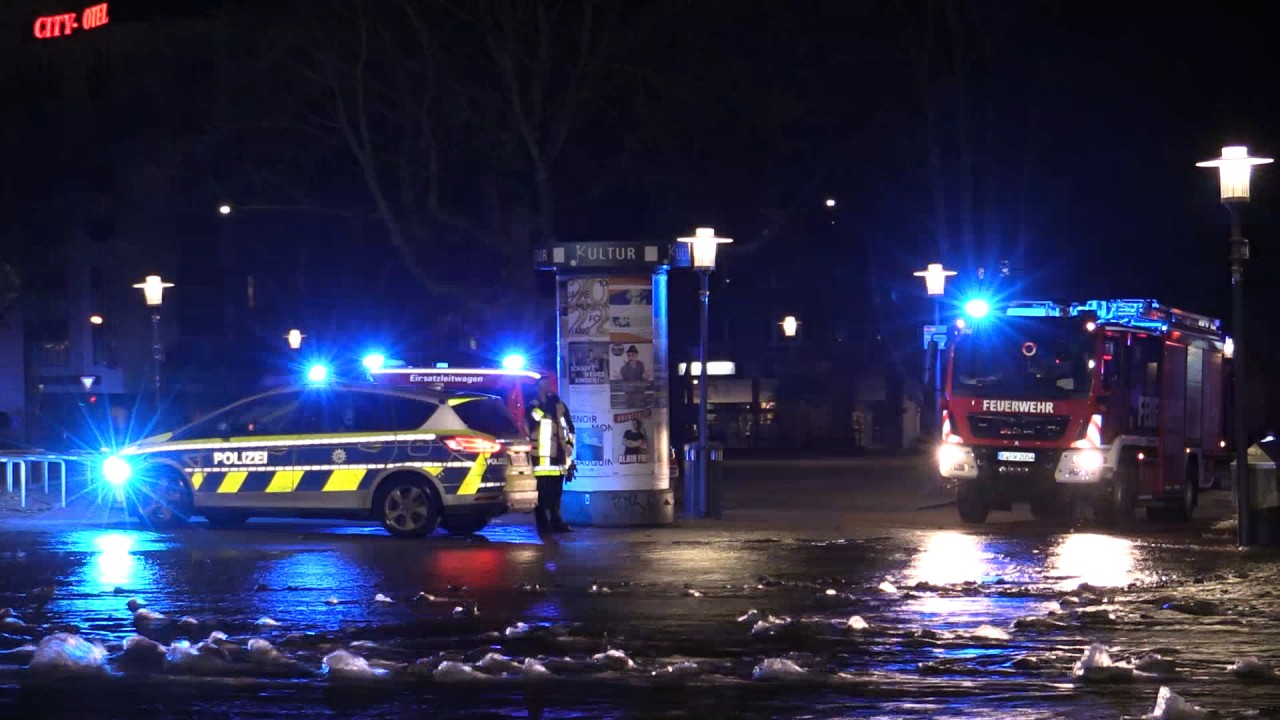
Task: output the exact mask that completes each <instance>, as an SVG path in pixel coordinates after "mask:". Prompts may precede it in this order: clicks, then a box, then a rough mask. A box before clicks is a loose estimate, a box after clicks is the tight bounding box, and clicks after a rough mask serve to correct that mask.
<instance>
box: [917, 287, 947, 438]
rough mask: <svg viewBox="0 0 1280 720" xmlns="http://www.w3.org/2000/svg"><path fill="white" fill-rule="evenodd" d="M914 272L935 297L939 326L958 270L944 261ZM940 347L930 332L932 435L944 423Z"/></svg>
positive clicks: (928, 378)
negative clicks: (949, 281)
mask: <svg viewBox="0 0 1280 720" xmlns="http://www.w3.org/2000/svg"><path fill="white" fill-rule="evenodd" d="M912 274H913V275H915V276H916V277H919V278H924V289H925V293H926V294H927V295H928V296H929V297H930V298H932V299H933V324H934V326H937V325H938V324H940V322H941V315H942V298H943V296H944V295H946V292H947V278H949V277H952V276H953V275H955V274H956V271H955V270H948V269H946V268H945V267H943V266H942V263H929V265H928V266H927V267H926V268H925V269H924V270H917V271H916V272H914V273H912ZM939 349H940V348H939V347H938V341H937V340H936V339H934V338H933V336H932V334H930V337H929V342H928V343H927V344H926V345H925V359H924V366H925V367H924V370H925V385H926V387H927V394H928V396H927V397H926V398H925V401H924V404H925V407H927V408H929V434H930V436H932V435H934V434H936V433H940V432H941V424H942V413H941V412H939V403H938V395H939V394H940V393H941V390H942V382H941V380H942V378H941V375H942V368H941V365H942V363H940V362H939V358H938V354H939V352H938V351H939Z"/></svg>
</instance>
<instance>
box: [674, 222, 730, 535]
mask: <svg viewBox="0 0 1280 720" xmlns="http://www.w3.org/2000/svg"><path fill="white" fill-rule="evenodd" d="M677 240H679V241H680V242H682V243H688V244H689V246H690V248H689V250H690V253H689V254H690V256H691V263H690V264H691V265H692V266H693V269H694V270H697V271H698V275H699V277H700V278H701V280H702V289H701V291H700V292H699V293H698V297H699V299H700V300H701V301H702V308H701V323H700V333H699V336H698V376H699V377H698V455H697V457H698V478H697V485H696V487H695V488H694V489H693V490H694V492H693V493H692V495H691V496H690V497H686V499H685V508H686V510H693V511H695V514H699V515H700V514H703V513H706V514H716V513H718V512H719V508H714V509H713V508H710V507H708V504H709V503H708V495H707V461H708V459H709V453H708V452H707V376H706V373H705V372H704V371H703V368H705V367H707V334H708V330H707V326H708V324H709V322H710V317H709V314H710V303H711V285H710V282H711V273H712V272H713V271H714V270H715V269H716V249H717V248H718V247H719V246H720V245H722V244H728V243H731V242H733V240H731V239H729V238H723V237H716V231H715V229H714V228H698V229H697V230H694V231H693V237H682V238H677ZM716 498H717V504H718V495H717V496H716ZM690 500H692V502H690Z"/></svg>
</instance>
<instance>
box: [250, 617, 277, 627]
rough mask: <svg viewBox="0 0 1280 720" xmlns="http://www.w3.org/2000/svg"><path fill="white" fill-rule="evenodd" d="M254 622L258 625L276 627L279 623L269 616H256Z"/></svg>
mask: <svg viewBox="0 0 1280 720" xmlns="http://www.w3.org/2000/svg"><path fill="white" fill-rule="evenodd" d="M254 624H255V625H257V626H258V627H277V626H279V625H280V623H278V622H276V621H275V620H272V619H271V618H269V617H260V618H258V622H256V623H254Z"/></svg>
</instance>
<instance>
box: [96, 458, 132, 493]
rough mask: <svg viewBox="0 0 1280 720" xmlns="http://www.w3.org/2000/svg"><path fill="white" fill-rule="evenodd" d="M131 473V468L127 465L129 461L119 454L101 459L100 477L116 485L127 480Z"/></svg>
mask: <svg viewBox="0 0 1280 720" xmlns="http://www.w3.org/2000/svg"><path fill="white" fill-rule="evenodd" d="M132 475H133V468H131V467H129V462H128V461H127V460H125V459H124V458H122V457H120V456H119V455H112V456H111V457H109V458H107V459H106V460H103V461H102V477H103V478H104V479H105V480H106V481H107V482H109V483H111V484H112V485H115V486H116V487H120V486H121V485H124V484H125V483H127V482H129V478H130V476H132Z"/></svg>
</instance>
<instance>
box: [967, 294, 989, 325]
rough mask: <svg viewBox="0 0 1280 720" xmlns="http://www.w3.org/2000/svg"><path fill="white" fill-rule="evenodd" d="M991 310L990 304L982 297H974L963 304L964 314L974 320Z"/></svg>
mask: <svg viewBox="0 0 1280 720" xmlns="http://www.w3.org/2000/svg"><path fill="white" fill-rule="evenodd" d="M989 312H991V304H990V303H988V302H987V301H986V300H983V299H982V298H974V299H972V300H970V301H969V302H966V303H965V304H964V314H965V315H968V316H969V317H971V318H973V319H974V320H981V319H982V318H984V317H986V316H987V313H989Z"/></svg>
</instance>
